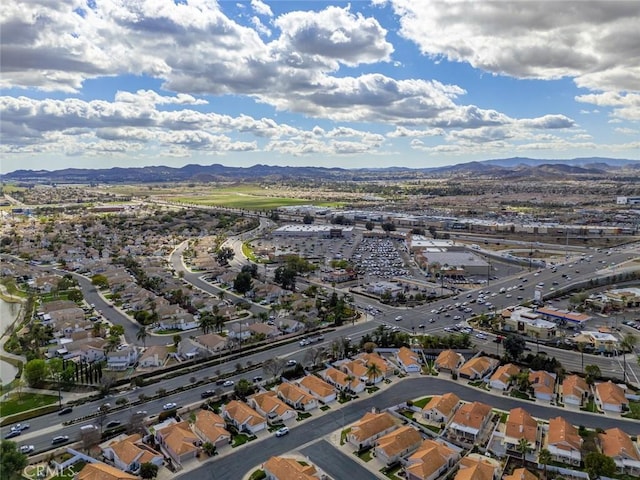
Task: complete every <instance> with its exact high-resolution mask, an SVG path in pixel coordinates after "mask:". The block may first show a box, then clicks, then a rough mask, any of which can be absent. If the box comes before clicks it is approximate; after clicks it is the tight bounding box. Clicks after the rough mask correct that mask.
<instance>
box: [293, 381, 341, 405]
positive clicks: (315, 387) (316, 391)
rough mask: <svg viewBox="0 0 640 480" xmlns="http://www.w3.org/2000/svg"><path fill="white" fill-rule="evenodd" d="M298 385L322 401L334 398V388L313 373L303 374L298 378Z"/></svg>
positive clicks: (329, 400)
mask: <svg viewBox="0 0 640 480" xmlns="http://www.w3.org/2000/svg"><path fill="white" fill-rule="evenodd" d="M298 386H299V387H300V388H302V389H303V390H304V391H306V392H307V393H310V394H311V395H313V396H314V397H316V398H317V399H318V400H319V401H321V402H322V403H330V402H333V401H334V400H335V399H336V389H335V388H333V387H332V386H331V385H329V384H328V383H327V382H325V381H324V380H322V379H321V378H320V377H316V376H315V375H305V376H304V377H303V378H302V379H301V380H298Z"/></svg>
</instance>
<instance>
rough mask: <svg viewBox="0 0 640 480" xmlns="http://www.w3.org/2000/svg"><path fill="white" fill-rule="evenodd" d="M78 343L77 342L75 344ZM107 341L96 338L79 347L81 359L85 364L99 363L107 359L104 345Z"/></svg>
mask: <svg viewBox="0 0 640 480" xmlns="http://www.w3.org/2000/svg"><path fill="white" fill-rule="evenodd" d="M74 343H76V342H74ZM105 343H106V341H105V340H104V339H103V338H100V337H95V338H89V339H87V340H86V341H85V342H84V343H83V344H82V345H80V347H79V349H78V350H79V352H80V359H81V360H82V361H83V362H88V363H92V362H98V361H101V360H104V359H105V354H104V345H105Z"/></svg>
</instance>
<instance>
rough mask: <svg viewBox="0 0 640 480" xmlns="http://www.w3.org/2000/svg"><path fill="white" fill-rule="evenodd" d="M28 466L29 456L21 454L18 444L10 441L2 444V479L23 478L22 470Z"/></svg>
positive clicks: (0, 469)
mask: <svg viewBox="0 0 640 480" xmlns="http://www.w3.org/2000/svg"><path fill="white" fill-rule="evenodd" d="M26 466H27V456H26V455H24V454H22V453H20V451H19V450H18V444H17V443H15V442H10V441H9V440H2V442H1V443H0V472H2V478H7V479H19V478H22V470H24V468H25V467H26Z"/></svg>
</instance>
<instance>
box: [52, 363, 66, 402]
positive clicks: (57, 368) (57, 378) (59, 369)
mask: <svg viewBox="0 0 640 480" xmlns="http://www.w3.org/2000/svg"><path fill="white" fill-rule="evenodd" d="M48 370H49V376H50V377H51V378H52V379H53V381H54V382H56V385H57V386H58V407H60V408H62V393H61V392H60V391H61V390H62V373H63V371H64V363H63V362H62V359H61V358H52V359H51V360H49V365H48Z"/></svg>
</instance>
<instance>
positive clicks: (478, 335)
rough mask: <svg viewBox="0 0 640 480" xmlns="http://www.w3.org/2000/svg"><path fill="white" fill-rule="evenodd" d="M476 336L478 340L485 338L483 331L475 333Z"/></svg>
mask: <svg viewBox="0 0 640 480" xmlns="http://www.w3.org/2000/svg"><path fill="white" fill-rule="evenodd" d="M476 338H479V339H480V340H486V339H487V336H486V335H485V334H484V333H476Z"/></svg>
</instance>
